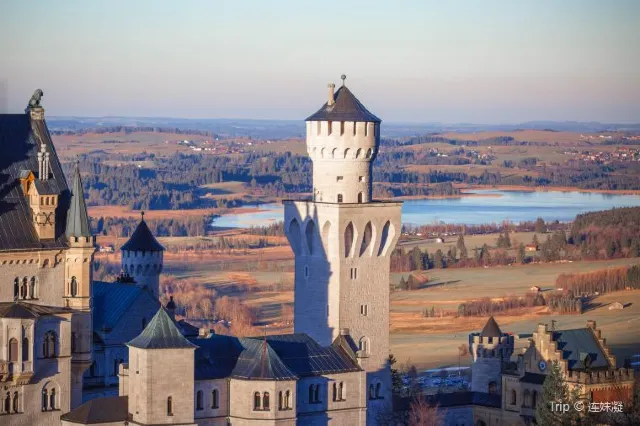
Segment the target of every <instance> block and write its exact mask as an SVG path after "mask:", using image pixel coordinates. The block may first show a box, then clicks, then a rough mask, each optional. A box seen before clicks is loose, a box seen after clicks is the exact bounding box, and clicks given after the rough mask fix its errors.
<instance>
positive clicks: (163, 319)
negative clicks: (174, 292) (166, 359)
mask: <svg viewBox="0 0 640 426" xmlns="http://www.w3.org/2000/svg"><path fill="white" fill-rule="evenodd" d="M127 345H128V346H133V347H134V348H138V349H185V348H195V347H196V345H194V344H193V343H191V342H190V341H188V340H187V339H185V337H184V336H183V335H182V333H180V330H178V327H177V326H176V324H175V323H174V322H173V320H172V319H171V317H170V316H169V314H168V313H167V310H166V309H165V308H160V309H159V310H158V312H157V313H156V314H155V315H154V317H153V318H152V319H151V322H150V323H149V324H148V325H147V326H146V327H145V329H144V330H143V331H142V333H140V334H139V335H138V336H137V337H135V338H134V339H133V340H131V341H130V342H129V343H127Z"/></svg>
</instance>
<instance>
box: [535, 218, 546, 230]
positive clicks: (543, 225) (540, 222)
mask: <svg viewBox="0 0 640 426" xmlns="http://www.w3.org/2000/svg"><path fill="white" fill-rule="evenodd" d="M545 232H547V224H546V223H544V219H542V218H541V217H539V218H538V219H536V234H544V233H545Z"/></svg>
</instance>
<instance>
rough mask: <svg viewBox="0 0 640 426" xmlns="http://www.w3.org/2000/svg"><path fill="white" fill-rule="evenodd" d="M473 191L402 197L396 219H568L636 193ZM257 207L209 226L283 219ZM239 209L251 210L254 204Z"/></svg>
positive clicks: (638, 198) (279, 210)
mask: <svg viewBox="0 0 640 426" xmlns="http://www.w3.org/2000/svg"><path fill="white" fill-rule="evenodd" d="M466 192H467V193H472V194H475V195H472V196H467V197H464V196H463V197H461V198H442V199H427V200H407V201H405V202H404V205H403V206H402V223H404V224H412V225H427V224H433V223H440V222H444V223H464V224H468V225H477V224H483V223H500V222H502V221H504V220H509V221H511V222H516V223H517V222H525V221H530V220H536V219H537V218H538V217H542V218H543V219H544V220H545V221H554V220H559V221H561V222H567V221H571V220H573V219H574V218H575V217H576V215H577V214H580V213H585V212H589V211H596V210H607V209H611V208H613V207H631V206H640V195H618V194H615V195H614V194H602V193H595V192H594V193H592V192H577V191H532V192H529V191H499V190H474V191H466ZM257 207H258V209H259V211H258V212H253V213H244V214H243V213H238V214H234V215H227V216H222V217H218V218H215V219H214V220H213V222H212V225H213V226H220V227H231V228H238V227H241V228H244V227H248V226H263V225H269V224H271V223H274V222H278V221H281V220H283V218H284V208H283V206H282V204H280V203H270V204H261V205H259V206H257ZM244 208H247V209H249V208H251V209H255V208H256V206H246V207H244Z"/></svg>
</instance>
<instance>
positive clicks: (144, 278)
mask: <svg viewBox="0 0 640 426" xmlns="http://www.w3.org/2000/svg"><path fill="white" fill-rule="evenodd" d="M163 259H164V257H163V253H162V252H161V251H147V252H142V251H128V250H123V251H122V258H121V262H122V269H123V270H124V271H125V272H126V273H127V274H129V275H130V276H131V277H132V278H133V279H134V280H135V281H136V284H137V285H139V286H147V287H148V288H149V290H151V292H152V293H153V294H154V296H155V297H156V298H157V297H159V295H160V274H161V273H162V268H163V262H164V260H163Z"/></svg>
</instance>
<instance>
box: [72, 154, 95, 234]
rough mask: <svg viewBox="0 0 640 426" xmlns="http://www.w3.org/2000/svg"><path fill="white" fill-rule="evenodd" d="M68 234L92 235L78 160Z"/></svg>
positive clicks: (74, 176)
mask: <svg viewBox="0 0 640 426" xmlns="http://www.w3.org/2000/svg"><path fill="white" fill-rule="evenodd" d="M66 235H67V238H70V237H72V236H73V237H91V229H90V227H89V216H88V214H87V205H86V204H85V201H84V191H83V189H82V178H81V177H80V169H79V167H78V162H77V161H76V165H75V168H74V170H73V188H72V189H71V206H70V207H69V213H68V214H67V230H66Z"/></svg>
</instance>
